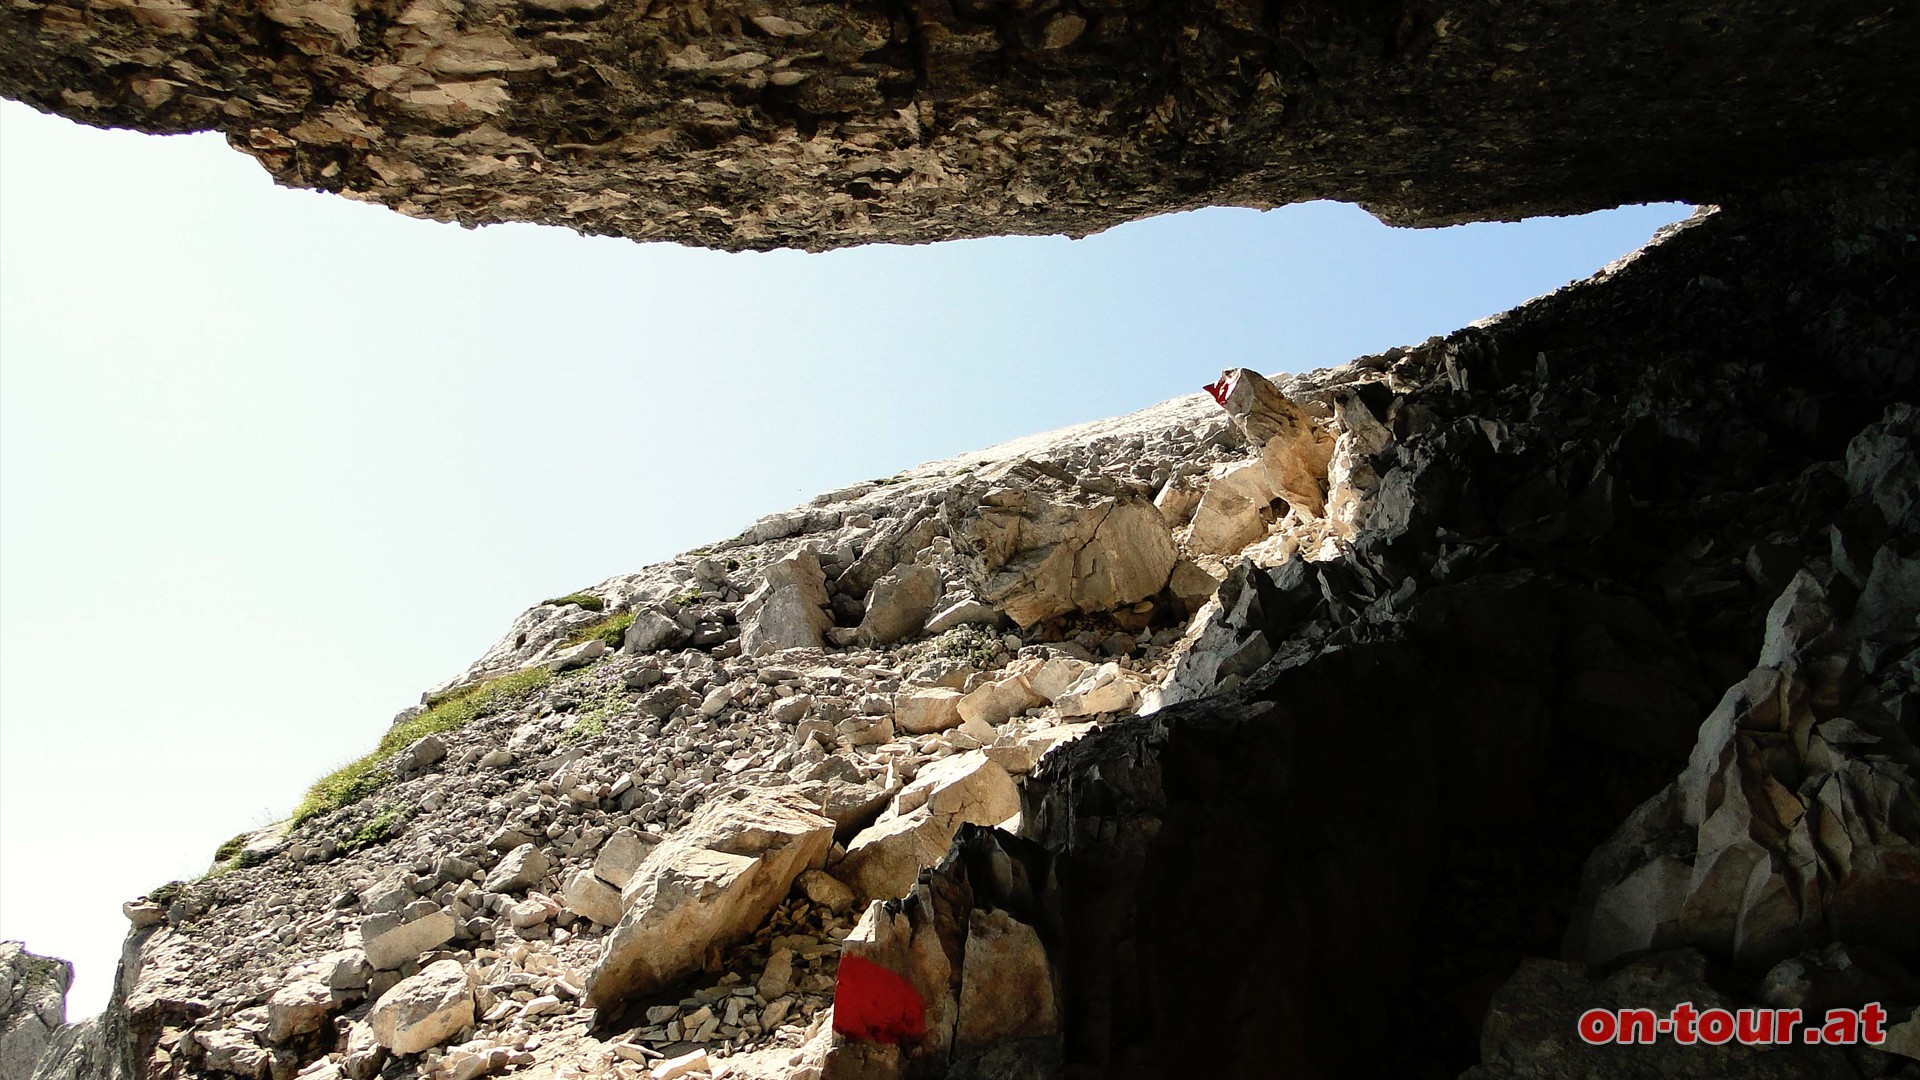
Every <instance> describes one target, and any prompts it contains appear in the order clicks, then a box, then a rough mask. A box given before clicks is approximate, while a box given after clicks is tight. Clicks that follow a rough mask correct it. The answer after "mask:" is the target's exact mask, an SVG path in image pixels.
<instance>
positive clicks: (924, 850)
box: [834, 750, 1020, 903]
mask: <svg viewBox="0 0 1920 1080" xmlns="http://www.w3.org/2000/svg"><path fill="white" fill-rule="evenodd" d="M1019 812H1020V788H1019V786H1018V785H1017V784H1016V783H1015V782H1014V779H1013V777H1012V776H1011V775H1010V774H1009V773H1008V772H1007V770H1006V769H1004V768H1002V767H1001V766H1000V765H999V764H998V763H997V762H995V761H993V760H992V759H991V758H989V757H988V756H987V754H986V752H985V751H981V750H973V751H969V752H967V753H964V754H955V755H953V756H952V757H946V758H941V759H939V760H938V761H934V762H930V763H928V764H927V765H924V766H922V767H921V769H920V774H919V775H918V776H916V777H915V778H914V780H913V783H911V784H908V785H907V786H906V787H905V788H902V789H901V791H900V793H899V794H898V795H896V796H894V799H893V804H892V805H891V806H890V807H889V808H888V810H887V813H886V814H884V815H882V817H881V819H880V820H879V821H877V822H875V823H874V824H873V825H872V826H870V827H868V828H867V829H864V830H862V831H861V833H860V834H859V835H858V836H856V837H854V838H853V842H852V843H850V844H848V845H847V853H846V855H845V857H843V858H842V859H841V861H840V863H839V864H838V865H837V866H836V867H835V869H834V873H835V875H836V876H837V877H839V878H840V880H842V881H844V882H846V883H847V884H848V885H850V886H852V888H853V891H854V893H855V894H856V895H858V896H859V898H860V901H861V902H862V903H869V902H871V901H873V900H881V899H889V898H892V897H897V896H901V895H903V894H904V893H905V892H906V891H907V889H908V888H910V887H911V886H912V885H913V880H914V878H915V877H916V876H918V875H919V873H920V871H921V870H922V869H924V868H926V867H929V866H932V865H934V864H935V863H937V862H939V861H940V859H941V857H942V856H944V855H945V854H946V853H947V848H948V846H949V845H950V844H951V843H952V842H953V837H954V834H955V833H957V832H958V831H959V830H960V827H961V826H962V825H965V824H969V823H971V824H974V825H998V824H999V823H1001V822H1003V821H1005V820H1007V819H1008V818H1010V817H1012V816H1013V815H1015V814H1017V813H1019Z"/></svg>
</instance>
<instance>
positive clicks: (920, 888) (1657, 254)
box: [8, 159, 1920, 1080]
mask: <svg viewBox="0 0 1920 1080" xmlns="http://www.w3.org/2000/svg"><path fill="white" fill-rule="evenodd" d="M1916 191H1917V189H1916V184H1915V169H1914V163H1913V161H1912V160H1911V159H1905V160H1892V161H1882V162H1878V163H1873V164H1871V165H1866V166H1856V167H1849V168H1841V169H1834V170H1830V171H1828V172H1826V173H1824V174H1822V175H1819V176H1817V177H1814V178H1811V179H1807V180H1803V181H1802V182H1800V183H1797V184H1795V185H1792V186H1788V187H1785V188H1783V189H1782V190H1780V191H1779V192H1777V193H1776V194H1774V195H1773V196H1770V197H1769V198H1767V199H1765V200H1756V201H1754V202H1753V203H1751V204H1748V205H1744V206H1740V207H1732V208H1727V209H1723V210H1719V211H1717V212H1711V213H1706V212H1703V213H1702V214H1701V215H1698V216H1696V218H1695V219H1694V220H1692V221H1690V222H1688V223H1687V224H1685V225H1684V226H1680V227H1677V228H1675V229H1674V230H1671V231H1670V233H1669V234H1668V235H1665V236H1663V237H1661V238H1659V239H1658V240H1657V242H1656V243H1655V244H1653V245H1652V246H1650V247H1649V248H1648V249H1647V250H1646V251H1644V252H1642V253H1640V254H1639V255H1637V256H1635V257H1633V258H1631V259H1628V260H1625V261H1623V262H1622V263H1620V264H1618V265H1616V266H1613V267H1610V268H1608V269H1607V270H1606V271H1603V272H1602V273H1601V274H1600V275H1597V276H1596V277H1595V278H1594V279H1592V280H1590V281H1588V282H1584V283H1581V284H1579V285H1577V286H1573V287H1569V288H1567V289H1564V290H1561V291H1560V292H1558V293H1555V294H1553V295H1551V296H1548V297H1544V298H1541V299H1539V300H1536V301H1534V302H1533V303H1531V304H1528V305H1525V306H1523V307H1521V308H1519V309H1517V310H1515V311H1513V312H1510V313H1508V314H1506V315H1504V316H1501V317H1499V318H1496V319H1493V320H1489V321H1487V322H1486V323H1483V324H1479V325H1476V326H1473V327H1469V328H1467V329H1464V330H1462V331H1460V332H1458V333H1455V334H1453V335H1449V336H1448V337H1446V338H1444V339H1435V340H1433V341H1430V342H1427V343H1425V344H1423V345H1420V346H1417V347H1410V348H1405V349H1396V350H1393V351H1390V352H1388V353H1386V354H1382V355H1379V356H1372V357H1366V358H1362V359H1360V360H1357V361H1355V362H1354V363H1352V364H1350V365H1347V366H1345V367H1342V368H1338V369H1333V370H1329V371H1323V372H1316V373H1313V374H1310V375H1306V376H1298V377H1280V378H1277V379H1276V380H1275V381H1274V382H1271V383H1269V382H1267V381H1266V380H1263V379H1261V378H1260V377H1258V376H1256V375H1253V374H1252V373H1251V372H1246V371H1240V372H1237V373H1230V374H1229V376H1228V377H1226V378H1223V380H1222V381H1221V383H1219V384H1217V385H1216V386H1215V387H1213V388H1210V389H1212V390H1213V391H1214V395H1213V397H1209V396H1207V395H1194V396H1192V397H1189V398H1184V399H1181V400H1178V401H1174V402H1169V403H1167V404H1165V405H1162V406H1158V407H1156V408H1153V409H1149V410H1147V411H1145V412H1142V413H1138V414H1135V415H1133V416H1129V417H1124V418H1121V419H1118V420H1114V421H1109V422H1104V423H1099V424H1092V425H1087V426H1084V427H1081V428H1076V429H1070V430H1067V431H1063V432H1058V433H1054V434H1052V435H1048V436H1041V437H1036V438H1032V439H1026V440H1021V441H1019V442H1016V443H1012V444H1007V445H1005V446H1001V447H996V448H993V449H991V450H988V451H984V452H982V453H979V454H975V455H969V456H966V457H962V458H957V459H953V460H950V461H945V462H938V463H934V464H931V465H927V466H923V467H921V468H919V469H915V470H911V471H909V472H905V473H902V474H899V475H898V476H895V477H890V478H886V479H884V480H879V481H874V482H871V483H867V484H861V485H856V486H854V487H851V488H848V489H845V490H842V491H836V492H830V493H827V494H824V495H822V496H820V497H819V498H816V499H814V500H813V501H812V502H811V503H809V504H808V505H807V506H804V507H800V508H797V509H795V510H793V511H789V512H786V513H781V514H775V515H772V516H770V517H768V518H765V519H763V520H761V521H760V522H758V523H756V524H755V525H754V526H753V527H751V528H750V529H748V530H747V531H746V532H745V533H743V534H742V535H740V536H738V537H735V538H733V539H731V540H728V541H725V542H722V543H718V544H715V545H713V546H712V547H711V548H708V549H706V550H703V551H700V552H695V553H690V554H688V555H685V556H682V557H680V558H677V559H674V560H671V561H669V562H667V563H664V564H661V565H658V566H655V567H650V568H648V569H646V570H643V571H641V572H639V573H637V574H634V575H630V576H626V577H621V578H616V579H613V580H610V581H607V582H603V583H601V584H600V585H597V586H594V587H592V588H589V589H586V590H583V591H582V592H581V593H577V594H574V595H573V596H570V597H566V598H560V599H559V600H556V601H552V602H548V603H545V604H541V605H539V606H536V607H534V608H532V609H530V610H529V611H528V612H527V613H526V614H524V615H523V616H521V618H520V619H519V620H517V621H516V623H515V624H514V626H513V627H512V628H510V630H509V632H508V634H507V635H506V636H505V637H504V638H503V639H502V640H501V642H500V643H499V644H498V645H497V646H496V647H495V648H494V649H492V650H490V651H489V652H488V653H487V654H486V656H484V657H482V658H481V659H480V660H479V661H478V662H476V664H475V665H474V666H473V667H472V668H471V669H470V670H469V671H468V672H466V673H464V674H463V675H462V676H461V677H459V678H458V679H456V680H453V681H452V682H450V683H448V684H447V685H445V686H442V687H439V688H437V689H436V690H435V691H433V692H431V693H430V694H429V695H427V697H426V700H425V701H424V702H423V705H422V706H419V707H416V708H413V709H409V710H407V711H405V712H403V713H402V714H401V715H400V716H399V717H397V718H396V720H395V727H394V729H393V732H392V733H391V734H390V736H389V739H388V740H387V742H386V743H383V749H382V750H379V751H376V753H375V754H374V755H373V756H372V757H370V758H369V759H368V760H367V761H365V762H363V763H360V764H358V765H356V766H352V767H349V768H348V769H346V770H343V771H342V773H340V774H336V776H334V777H330V778H328V779H327V780H325V781H323V782H322V783H321V784H320V785H318V786H316V789H315V792H314V793H313V794H312V795H311V796H310V797H309V800H308V802H307V803H306V804H303V806H302V809H301V812H300V814H298V815H297V816H296V819H295V820H294V821H292V822H289V823H283V824H281V825H279V826H275V827H273V828H270V829H267V830H263V831H262V832H260V833H256V834H253V835H250V836H246V837H237V838H236V840H235V843H233V844H231V845H229V846H228V847H227V848H225V849H223V850H222V852H221V853H220V857H219V859H218V860H217V862H216V865H215V866H214V868H213V869H212V871H211V872H210V873H209V874H208V875H207V876H206V877H205V878H203V879H201V880H199V881H195V882H190V883H178V884H175V885H172V886H168V887H167V888H165V889H162V890H158V891H157V892H156V893H155V894H154V895H152V896H150V897H147V898H144V899H142V900H138V901H134V902H130V903H129V905H128V909H127V911H128V915H129V917H130V919H131V920H132V922H133V931H132V933H131V935H130V937H129V939H128V944H127V949H126V959H125V962H124V963H123V965H122V969H121V972H120V978H119V984H118V988H117V990H116V993H115V996H114V1001H113V1004H112V1006H111V1007H110V1009H109V1010H108V1013H107V1014H106V1015H105V1016H104V1017H102V1018H101V1020H100V1021H98V1022H97V1023H94V1024H91V1025H87V1026H83V1027H79V1028H69V1029H65V1030H64V1031H63V1032H62V1033H61V1034H60V1035H59V1036H57V1037H54V1038H53V1041H52V1044H51V1045H52V1049H51V1051H50V1052H48V1053H46V1055H45V1056H44V1058H43V1059H42V1063H41V1065H40V1066H39V1070H38V1072H37V1073H36V1074H35V1075H36V1076H37V1077H41V1078H44V1080H55V1078H74V1080H79V1078H82V1077H96V1076H153V1077H158V1076H210V1075H215V1074H223V1075H230V1076H242V1077H253V1078H256V1080H263V1078H265V1077H269V1076H271V1077H274V1078H275V1080H285V1078H286V1077H290V1076H295V1075H300V1076H306V1077H312V1078H315V1080H333V1078H336V1077H342V1076H345V1077H352V1078H355V1080H365V1078H368V1077H371V1076H374V1075H384V1076H413V1075H424V1076H433V1077H446V1078H457V1080H470V1078H472V1077H477V1076H481V1075H487V1074H495V1073H500V1074H513V1075H528V1076H568V1077H574V1076H620V1077H629V1078H631V1077H637V1076H643V1075H645V1076H653V1077H656V1078H665V1077H670V1076H677V1075H708V1076H742V1077H751V1076H767V1077H787V1076H792V1077H802V1076H822V1075H824V1076H829V1077H897V1076H939V1075H951V1076H1009V1077H1012V1076H1021V1077H1025V1076H1047V1075H1057V1074H1060V1073H1062V1072H1065V1073H1068V1074H1071V1075H1076V1076H1094V1075H1099V1076H1135V1075H1137V1076H1164V1075H1176V1074H1185V1073H1189V1072H1194V1071H1199V1070H1202V1069H1204V1070H1205V1071H1207V1072H1209V1073H1214V1074H1220V1075H1232V1076H1242V1075H1244V1076H1265V1075H1274V1074H1286V1075H1315V1076H1320V1075H1324V1076H1356V1075H1395V1076H1453V1075H1457V1074H1461V1073H1463V1072H1464V1073H1465V1074H1466V1075H1469V1076H1472V1077H1475V1078H1476V1080H1491V1078H1496V1077H1611V1076H1637V1075H1649V1074H1659V1075H1697V1076H1733V1075H1740V1076H1781V1077H1786V1076H1837V1077H1881V1076H1908V1077H1912V1076H1920V1015H1917V1014H1915V1012H1914V1009H1915V1006H1917V1005H1920V982H1916V978H1915V975H1914V972H1915V971H1916V970H1920V968H1916V967H1915V965H1916V963H1917V962H1920V939H1916V937H1915V927H1916V926H1920V921H1916V920H1915V919H1914V918H1913V915H1914V913H1915V912H1916V911H1920V787H1917V786H1916V781H1915V774H1914V770H1915V768H1916V767H1920V750H1916V746H1915V743H1916V738H1917V737H1920V695H1917V694H1916V691H1915V686H1916V683H1917V681H1920V621H1917V619H1916V612H1917V611H1920V511H1917V510H1916V498H1917V497H1920V496H1917V495H1916V493H1917V492H1920V407H1916V405H1915V404H1914V401H1913V398H1914V396H1915V395H1914V388H1915V369H1916V356H1920V318H1917V317H1916V315H1915V313H1914V312H1913V311H1912V309H1911V297H1912V296H1914V295H1920V265H1916V260H1915V255H1914V250H1915V249H1914V244H1915V240H1914V222H1915V220H1916V213H1915V211H1916V207H1917V205H1920V201H1917V199H1916ZM1248 359H1250V360H1251V359H1253V358H1248ZM1215 398H1218V399H1219V400H1218V401H1217V402H1216V400H1215ZM1716 703H1717V704H1716ZM995 826H997V827H998V828H997V829H996V828H994V827H995ZM36 1000H37V999H36ZM1682 1000H1693V1001H1696V1002H1701V1001H1715V1002H1725V1003H1751V1002H1761V1001H1764V1002H1769V1003H1775V1004H1791V1005H1802V1006H1805V1007H1808V1008H1812V1007H1815V1006H1816V1005H1817V1006H1818V1007H1820V1008H1825V1007H1827V1006H1829V1005H1835V1004H1857V1003H1860V1002H1864V1001H1867V1000H1879V1001H1882V1002H1884V1003H1886V1004H1887V1005H1888V1006H1889V1008H1890V1009H1891V1010H1892V1011H1893V1013H1894V1020H1895V1024H1894V1027H1893V1029H1892V1032H1891V1037H1890V1039H1889V1041H1888V1042H1887V1044H1885V1046H1883V1047H1881V1048H1877V1049H1864V1048H1862V1049H1853V1050H1846V1049H1840V1048H1810V1047H1791V1048H1782V1049H1778V1050H1772V1051H1764V1052H1763V1051H1761V1050H1759V1049H1756V1048H1749V1047H1742V1046H1740V1045H1738V1044H1737V1043H1736V1044H1728V1045H1726V1046H1722V1047H1706V1046H1692V1047H1684V1048H1682V1047H1675V1046H1673V1045H1672V1044H1667V1045H1661V1046H1654V1047H1602V1048H1594V1047H1588V1046H1586V1045H1584V1044H1582V1043H1580V1041H1579V1039H1578V1037H1577V1035H1576V1034H1575V1026H1574V1019H1575V1017H1577V1016H1578V1014H1579V1013H1580V1012H1581V1011H1582V1010H1583V1009H1585V1008H1586V1007H1589V1006H1590V1005H1593V1004H1596V1003H1617V1004H1636V1005H1647V1006H1650V1007H1664V1006H1669V1005H1672V1004H1674V1003H1677V1002H1679V1001H1682ZM36 1009H37V1011H36V1012H35V1015H36V1016H39V1017H40V1018H41V1019H40V1021H39V1023H40V1025H41V1029H46V1028H47V1027H48V1024H49V1023H50V1021H48V1020H47V1019H46V1017H47V1016H48V1015H49V1014H48V1013H47V1011H46V1009H45V1008H44V1007H38V1006H36ZM55 1021H57V1015H55ZM8 1030H9V1031H11V1030H13V1028H9V1029H8ZM10 1038H11V1036H10ZM34 1038H35V1039H37V1040H41V1041H45V1039H46V1038H47V1036H46V1035H45V1034H41V1035H35V1036H34ZM9 1045H10V1046H11V1045H12V1044H9ZM35 1045H36V1047H37V1046H38V1042H36V1043H35Z"/></svg>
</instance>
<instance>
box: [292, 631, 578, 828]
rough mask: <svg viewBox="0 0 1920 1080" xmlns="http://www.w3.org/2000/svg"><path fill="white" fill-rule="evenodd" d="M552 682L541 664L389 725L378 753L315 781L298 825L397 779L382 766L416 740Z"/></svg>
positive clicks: (297, 814)
mask: <svg viewBox="0 0 1920 1080" xmlns="http://www.w3.org/2000/svg"><path fill="white" fill-rule="evenodd" d="M551 681H553V672H551V671H548V670H547V669H546V668H544V667H536V668H528V669H527V670H525V671H520V672H515V673H514V674H512V675H503V676H501V677H500V678H498V679H489V680H487V681H486V682H483V683H475V684H474V685H472V686H464V687H461V688H460V689H458V690H453V691H450V692H448V693H446V694H442V695H441V696H439V697H438V698H435V699H434V701H433V704H432V705H431V707H429V708H428V709H427V711H426V712H423V713H421V714H420V715H419V716H416V717H414V718H413V719H411V720H408V721H406V722H404V723H400V724H395V725H394V726H393V727H391V728H389V729H388V730H387V734H386V736H385V737H383V738H382V739H381V740H380V745H379V746H377V747H374V750H373V753H371V754H368V755H367V756H365V757H363V758H360V759H359V760H358V761H350V762H348V763H347V764H345V765H342V766H341V767H340V768H338V769H335V770H334V771H332V772H330V773H328V774H327V775H325V776H323V777H321V778H320V779H319V780H318V781H316V782H315V783H314V785H313V786H312V787H311V788H308V789H307V795H306V797H305V798H304V799H301V800H300V805H299V806H297V807H295V808H294V811H293V823H294V824H295V825H299V824H301V823H303V822H305V821H308V820H310V819H312V818H314V817H317V816H319V815H321V814H325V813H329V812H331V811H334V810H338V809H340V808H341V807H343V806H346V805H348V804H350V803H355V802H358V801H360V800H361V799H364V798H366V797H367V796H368V795H371V794H373V793H374V792H376V791H378V790H380V789H381V788H383V787H385V786H386V785H388V784H389V783H392V782H393V771H392V770H391V769H387V768H383V767H382V766H384V765H385V764H386V763H387V759H388V758H391V757H392V756H393V755H395V754H397V753H399V752H400V751H401V750H404V749H406V747H407V745H408V744H409V743H411V742H413V741H414V740H415V739H421V738H425V737H426V736H428V735H437V734H439V733H441V732H443V731H453V730H455V729H456V728H462V727H465V726H466V725H467V724H469V723H471V722H472V721H474V720H477V719H479V718H480V717H482V716H488V715H491V714H493V713H496V712H499V711H500V710H502V709H504V708H506V707H507V706H509V705H512V704H514V703H515V702H518V701H519V700H520V699H521V698H523V697H525V696H526V695H527V694H529V693H532V692H533V691H534V690H537V689H539V688H540V687H542V686H545V685H546V684H547V683H549V682H551Z"/></svg>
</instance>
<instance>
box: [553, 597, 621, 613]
mask: <svg viewBox="0 0 1920 1080" xmlns="http://www.w3.org/2000/svg"><path fill="white" fill-rule="evenodd" d="M547 603H549V604H552V605H553V606H555V607H562V606H565V605H567V604H575V605H577V606H579V607H583V608H586V609H587V610H588V611H605V610H607V602H606V601H605V600H602V599H600V598H599V597H597V596H595V595H593V594H592V593H583V592H576V593H568V594H567V595H565V596H556V597H554V598H553V599H551V600H549V601H547Z"/></svg>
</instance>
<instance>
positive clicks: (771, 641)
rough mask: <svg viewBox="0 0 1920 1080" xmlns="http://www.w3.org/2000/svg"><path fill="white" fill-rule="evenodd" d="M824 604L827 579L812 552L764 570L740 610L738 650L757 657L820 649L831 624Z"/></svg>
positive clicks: (800, 552) (804, 551) (803, 550)
mask: <svg viewBox="0 0 1920 1080" xmlns="http://www.w3.org/2000/svg"><path fill="white" fill-rule="evenodd" d="M827 603H828V601H827V578H826V575H825V574H824V573H823V572H822V571H821V569H820V558H819V556H817V555H815V554H814V553H813V549H812V548H801V549H800V550H798V551H796V552H794V553H793V554H791V555H789V556H787V557H786V558H784V559H781V560H780V561H778V562H776V563H774V564H772V565H771V566H768V567H767V568H766V571H765V572H764V574H763V576H762V579H761V583H760V587H759V588H758V589H757V590H755V591H754V593H753V595H751V596H749V597H747V602H746V604H745V605H744V606H743V607H742V608H741V609H740V651H741V652H743V653H745V654H747V655H748V656H761V655H764V654H766V653H771V652H779V651H780V650H782V649H806V648H813V649H817V648H820V647H821V645H822V644H824V639H823V638H822V635H823V634H825V633H826V632H827V628H828V627H830V626H832V625H833V616H831V615H829V614H827Z"/></svg>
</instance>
